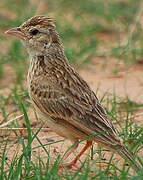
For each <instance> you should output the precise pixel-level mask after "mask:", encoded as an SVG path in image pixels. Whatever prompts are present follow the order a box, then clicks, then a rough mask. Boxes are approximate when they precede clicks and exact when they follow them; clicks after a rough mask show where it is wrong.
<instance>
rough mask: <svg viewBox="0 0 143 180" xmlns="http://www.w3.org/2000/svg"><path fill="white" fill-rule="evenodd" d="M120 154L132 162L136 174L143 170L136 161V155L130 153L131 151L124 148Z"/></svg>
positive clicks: (120, 150)
mask: <svg viewBox="0 0 143 180" xmlns="http://www.w3.org/2000/svg"><path fill="white" fill-rule="evenodd" d="M118 153H119V155H120V156H121V157H123V158H124V159H128V160H130V161H131V162H132V164H133V166H134V169H135V171H136V172H139V171H140V170H141V169H142V168H141V166H140V165H139V163H138V162H137V161H135V157H134V155H133V154H132V153H131V152H129V150H128V149H127V148H126V147H125V146H122V147H121V149H119V150H118Z"/></svg>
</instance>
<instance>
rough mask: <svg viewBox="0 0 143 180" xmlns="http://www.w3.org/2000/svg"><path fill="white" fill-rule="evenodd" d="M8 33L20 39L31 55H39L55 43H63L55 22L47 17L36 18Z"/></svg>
mask: <svg viewBox="0 0 143 180" xmlns="http://www.w3.org/2000/svg"><path fill="white" fill-rule="evenodd" d="M6 33H7V34H11V35H14V36H17V37H18V38H20V39H21V40H22V42H23V44H24V46H25V47H26V49H27V51H28V53H29V54H30V55H39V54H41V53H43V51H44V50H45V49H48V48H50V46H51V45H53V44H54V43H57V44H60V43H61V42H60V39H59V36H58V34H57V32H56V31H55V25H54V23H53V21H52V20H51V18H49V17H45V16H34V17H32V18H31V19H29V20H27V21H26V22H24V23H23V24H22V25H21V26H19V27H15V28H12V29H9V30H8V31H6Z"/></svg>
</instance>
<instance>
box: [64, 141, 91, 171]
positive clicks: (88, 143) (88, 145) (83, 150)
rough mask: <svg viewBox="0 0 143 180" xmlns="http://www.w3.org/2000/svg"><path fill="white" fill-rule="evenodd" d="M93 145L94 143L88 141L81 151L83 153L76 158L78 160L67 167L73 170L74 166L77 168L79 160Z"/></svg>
mask: <svg viewBox="0 0 143 180" xmlns="http://www.w3.org/2000/svg"><path fill="white" fill-rule="evenodd" d="M91 145H92V141H86V145H85V146H84V147H83V149H82V150H81V152H80V153H79V154H78V155H77V156H76V158H75V159H74V160H73V161H72V162H70V163H68V164H67V165H66V167H67V168H69V169H71V168H72V167H73V166H76V163H77V161H78V159H79V158H80V157H81V156H82V154H83V153H84V152H85V151H86V150H87V149H88V148H89V147H90V146H91Z"/></svg>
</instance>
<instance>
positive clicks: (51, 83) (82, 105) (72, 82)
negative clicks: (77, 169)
mask: <svg viewBox="0 0 143 180" xmlns="http://www.w3.org/2000/svg"><path fill="white" fill-rule="evenodd" d="M7 33H9V34H14V35H16V36H18V37H20V39H21V40H22V42H23V44H24V45H25V47H26V49H27V51H28V53H29V56H30V67H29V72H28V78H27V81H28V90H29V94H30V98H31V100H32V102H33V104H34V106H35V108H36V110H37V113H38V115H39V117H40V118H41V119H42V120H44V121H47V123H48V126H49V127H50V128H51V129H52V130H53V131H55V132H56V133H57V134H59V135H60V136H63V137H65V138H68V139H70V140H71V141H72V142H73V143H76V142H78V141H79V140H81V139H84V138H87V137H88V136H92V137H90V138H89V139H88V140H87V144H86V146H85V147H84V149H83V150H82V151H81V153H79V155H78V156H77V157H76V158H75V159H74V161H72V162H71V163H70V164H69V165H68V167H69V168H70V167H72V165H74V164H75V163H76V162H77V160H78V158H79V157H80V156H81V155H82V154H83V153H84V151H85V150H86V149H87V148H88V147H89V146H91V144H92V141H96V142H97V143H99V144H101V145H103V146H106V147H108V148H109V149H112V150H115V151H117V152H118V153H119V154H120V155H121V156H122V157H123V158H128V159H129V160H130V161H131V162H132V163H133V164H134V167H135V169H136V170H139V169H140V166H139V164H138V163H137V162H135V161H134V157H133V155H132V154H131V153H130V152H129V151H128V150H127V148H126V147H125V146H124V145H123V144H122V142H121V141H120V139H119V137H118V135H117V132H116V129H115V127H114V126H113V124H112V121H111V120H110V118H109V117H108V116H107V114H106V112H105V111H104V109H103V107H102V106H101V104H100V103H99V101H98V99H97V97H96V95H95V93H94V92H93V91H92V90H91V88H90V87H89V86H88V84H87V83H86V82H85V81H84V80H83V79H82V78H81V77H80V75H79V74H78V73H77V72H76V71H75V70H74V69H73V68H72V67H71V66H70V65H69V62H68V61H67V58H66V56H65V54H64V49H63V46H62V43H61V41H60V38H59V35H58V33H57V32H56V30H55V25H54V24H53V21H52V20H51V19H50V18H49V17H45V16H35V17H33V18H31V19H29V20H28V21H26V22H25V23H23V24H22V25H21V26H20V27H18V28H12V29H10V30H8V31H7ZM93 135H95V136H93ZM76 148H77V146H76V147H74V149H76ZM69 155H70V153H68V155H67V156H69Z"/></svg>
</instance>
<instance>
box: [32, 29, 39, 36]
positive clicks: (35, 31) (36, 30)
mask: <svg viewBox="0 0 143 180" xmlns="http://www.w3.org/2000/svg"><path fill="white" fill-rule="evenodd" d="M38 33H39V31H38V29H34V30H32V31H31V34H32V35H36V34H38Z"/></svg>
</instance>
